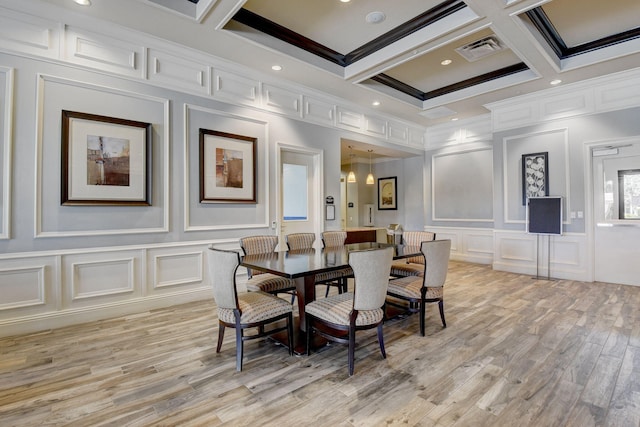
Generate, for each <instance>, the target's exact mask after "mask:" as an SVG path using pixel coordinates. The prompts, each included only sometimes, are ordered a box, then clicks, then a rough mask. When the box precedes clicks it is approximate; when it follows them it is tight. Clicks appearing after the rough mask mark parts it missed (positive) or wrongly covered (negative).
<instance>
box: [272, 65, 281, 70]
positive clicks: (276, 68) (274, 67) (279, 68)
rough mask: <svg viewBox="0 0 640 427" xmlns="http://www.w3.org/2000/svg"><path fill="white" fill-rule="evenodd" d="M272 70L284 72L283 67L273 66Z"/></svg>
mask: <svg viewBox="0 0 640 427" xmlns="http://www.w3.org/2000/svg"><path fill="white" fill-rule="evenodd" d="M271 69H272V70H273V71H282V65H272V66H271Z"/></svg>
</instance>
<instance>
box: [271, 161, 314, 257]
mask: <svg viewBox="0 0 640 427" xmlns="http://www.w3.org/2000/svg"><path fill="white" fill-rule="evenodd" d="M318 157H319V154H318V153H312V152H303V151H297V150H290V149H282V150H281V152H280V177H281V179H280V182H281V186H280V187H281V188H280V191H279V194H280V244H281V249H282V250H284V249H286V246H285V243H284V242H285V241H286V240H285V236H286V235H287V234H291V233H315V234H316V242H315V244H314V246H316V247H320V246H321V245H318V242H319V237H318V236H319V235H320V231H321V230H320V220H321V217H322V216H321V214H320V210H321V207H322V201H321V200H320V197H321V196H320V194H321V191H320V189H319V187H320V186H319V182H318V181H319V179H320V178H319V172H318V169H319V168H318Z"/></svg>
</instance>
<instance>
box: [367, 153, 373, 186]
mask: <svg viewBox="0 0 640 427" xmlns="http://www.w3.org/2000/svg"><path fill="white" fill-rule="evenodd" d="M367 151H369V175H367V181H366V183H367V185H373V184H374V183H375V179H373V174H372V173H371V153H373V150H367Z"/></svg>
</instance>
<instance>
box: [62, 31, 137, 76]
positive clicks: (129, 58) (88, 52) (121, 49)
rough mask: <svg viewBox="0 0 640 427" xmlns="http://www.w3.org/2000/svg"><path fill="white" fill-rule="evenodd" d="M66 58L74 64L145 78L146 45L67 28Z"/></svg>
mask: <svg viewBox="0 0 640 427" xmlns="http://www.w3.org/2000/svg"><path fill="white" fill-rule="evenodd" d="M65 37H66V43H65V52H64V58H65V59H66V60H67V61H69V62H71V63H74V64H79V65H83V66H86V67H91V68H96V69H99V70H101V71H107V72H110V73H114V74H120V75H123V76H129V77H137V78H144V77H145V73H144V71H145V67H144V65H145V61H144V55H145V49H144V46H138V45H134V44H132V43H130V42H126V41H122V40H118V39H114V38H112V37H105V36H103V35H101V34H94V33H91V32H88V31H84V30H79V29H77V28H67V29H66V32H65Z"/></svg>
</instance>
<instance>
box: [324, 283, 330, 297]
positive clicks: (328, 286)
mask: <svg viewBox="0 0 640 427" xmlns="http://www.w3.org/2000/svg"><path fill="white" fill-rule="evenodd" d="M330 287H331V285H330V284H329V283H327V290H326V291H325V293H324V297H325V298H326V297H328V296H329V288H330Z"/></svg>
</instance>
